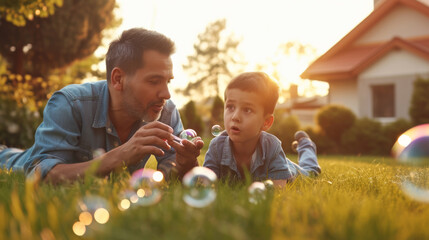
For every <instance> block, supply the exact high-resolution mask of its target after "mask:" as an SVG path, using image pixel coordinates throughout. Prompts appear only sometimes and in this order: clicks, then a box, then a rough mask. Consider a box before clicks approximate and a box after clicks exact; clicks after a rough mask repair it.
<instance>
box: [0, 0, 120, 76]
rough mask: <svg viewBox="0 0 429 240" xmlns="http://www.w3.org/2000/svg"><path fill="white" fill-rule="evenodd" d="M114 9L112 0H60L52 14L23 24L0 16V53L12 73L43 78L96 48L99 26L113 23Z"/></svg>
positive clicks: (98, 39)
mask: <svg viewBox="0 0 429 240" xmlns="http://www.w3.org/2000/svg"><path fill="white" fill-rule="evenodd" d="M114 8H115V1H114V0H64V3H63V7H61V8H58V9H57V10H56V11H55V14H54V15H52V16H49V17H47V18H40V17H35V18H34V19H33V20H32V21H28V22H27V24H26V25H25V26H24V27H17V26H15V25H13V24H12V23H9V22H7V21H6V20H5V19H0V35H1V36H2V37H1V38H0V54H1V55H2V56H4V57H5V58H6V59H7V61H8V62H9V65H10V67H9V70H10V71H11V72H12V73H15V74H21V75H23V74H24V73H28V74H30V75H32V76H34V77H43V78H45V77H46V76H48V74H49V72H50V71H51V70H52V69H59V68H64V67H67V66H69V65H70V64H72V63H73V62H74V61H76V60H80V59H83V58H85V57H88V56H90V55H91V54H92V53H93V52H94V51H95V49H97V48H98V46H99V45H100V44H101V40H102V38H103V32H102V31H103V29H105V28H106V27H108V26H112V25H113V23H114V22H115V18H114V14H113V9H114Z"/></svg>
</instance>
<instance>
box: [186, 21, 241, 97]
mask: <svg viewBox="0 0 429 240" xmlns="http://www.w3.org/2000/svg"><path fill="white" fill-rule="evenodd" d="M225 28H226V20H225V19H221V20H217V21H215V22H213V23H210V24H209V25H208V26H207V27H206V29H205V31H204V32H203V33H201V34H199V35H198V40H197V42H196V43H195V44H194V50H195V52H194V54H193V55H190V56H188V61H187V63H186V64H184V65H183V69H184V70H185V71H186V72H187V73H188V75H189V76H191V81H190V83H189V84H188V85H187V87H186V88H185V89H184V90H181V91H180V90H179V92H180V93H182V94H184V95H185V96H201V93H204V95H205V96H206V97H210V96H219V95H220V91H221V84H222V83H224V82H225V81H227V80H229V79H231V78H232V76H233V75H234V74H235V72H238V71H240V70H241V69H234V67H236V68H240V65H241V64H242V61H241V60H240V57H241V56H240V54H239V52H238V50H237V47H238V45H239V43H240V42H239V40H236V39H235V38H234V37H233V36H232V35H228V36H225V35H224V34H223V33H224V30H225Z"/></svg>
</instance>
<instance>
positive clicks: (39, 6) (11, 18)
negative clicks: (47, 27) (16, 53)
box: [0, 0, 63, 26]
mask: <svg viewBox="0 0 429 240" xmlns="http://www.w3.org/2000/svg"><path fill="white" fill-rule="evenodd" d="M62 5H63V0H0V18H3V19H5V20H6V21H8V22H10V23H12V24H14V25H16V26H25V24H26V22H27V21H31V20H33V19H34V18H35V17H48V16H50V15H52V14H54V12H55V8H56V7H61V6H62Z"/></svg>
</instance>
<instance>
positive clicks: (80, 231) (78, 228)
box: [72, 222, 86, 237]
mask: <svg viewBox="0 0 429 240" xmlns="http://www.w3.org/2000/svg"><path fill="white" fill-rule="evenodd" d="M72 228H73V232H74V234H76V235H77V236H79V237H80V236H83V235H84V234H85V232H86V227H85V224H84V223H82V222H75V223H74V224H73V227H72Z"/></svg>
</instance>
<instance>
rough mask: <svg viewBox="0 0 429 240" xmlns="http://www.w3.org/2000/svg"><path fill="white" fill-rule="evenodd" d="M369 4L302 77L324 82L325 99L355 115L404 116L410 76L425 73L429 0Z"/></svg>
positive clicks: (391, 118)
mask: <svg viewBox="0 0 429 240" xmlns="http://www.w3.org/2000/svg"><path fill="white" fill-rule="evenodd" d="M374 4H375V5H374V10H373V12H372V13H371V14H369V15H368V16H367V17H366V18H365V19H364V20H363V21H362V22H361V23H359V24H358V25H357V26H356V27H355V28H354V29H353V30H352V31H350V32H349V33H348V34H347V35H346V36H344V37H343V38H342V39H341V40H339V41H338V42H337V43H336V44H335V45H334V46H333V47H332V48H330V49H329V50H328V51H327V52H326V53H325V54H323V55H322V56H320V57H319V58H318V59H316V61H314V62H313V63H312V64H311V65H310V66H309V67H308V68H307V69H306V70H305V71H304V72H303V73H302V74H301V78H303V79H310V80H319V81H325V82H327V83H329V94H328V100H327V101H328V104H341V105H344V106H346V107H348V108H349V109H351V110H352V111H353V112H354V113H355V114H356V116H357V117H359V118H361V117H369V118H373V119H376V120H379V121H380V122H383V123H386V122H392V121H394V120H396V119H398V118H405V119H409V118H410V117H409V106H410V101H411V97H412V93H413V87H414V86H413V82H414V81H415V80H416V79H417V78H418V77H422V78H429V0H378V1H375V3H374ZM428 94H429V93H428Z"/></svg>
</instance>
